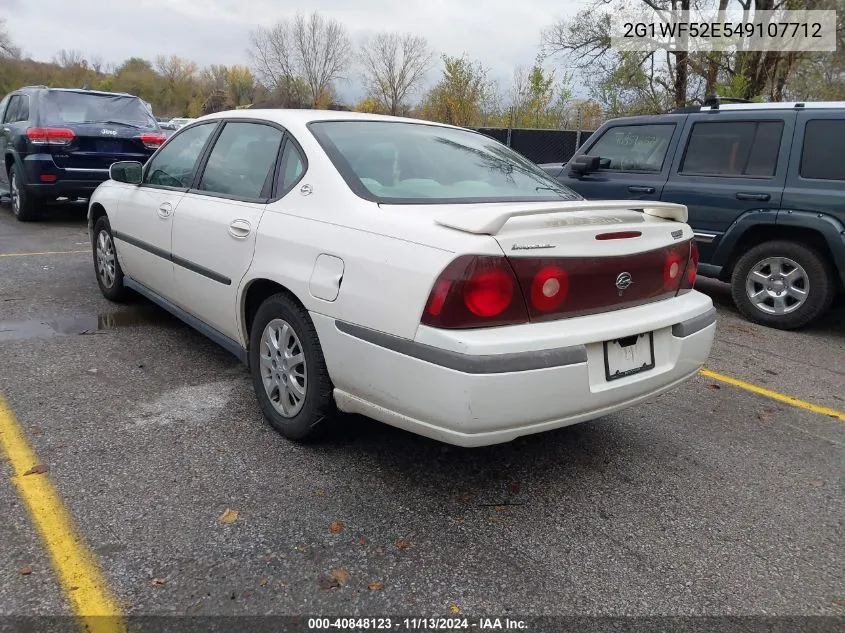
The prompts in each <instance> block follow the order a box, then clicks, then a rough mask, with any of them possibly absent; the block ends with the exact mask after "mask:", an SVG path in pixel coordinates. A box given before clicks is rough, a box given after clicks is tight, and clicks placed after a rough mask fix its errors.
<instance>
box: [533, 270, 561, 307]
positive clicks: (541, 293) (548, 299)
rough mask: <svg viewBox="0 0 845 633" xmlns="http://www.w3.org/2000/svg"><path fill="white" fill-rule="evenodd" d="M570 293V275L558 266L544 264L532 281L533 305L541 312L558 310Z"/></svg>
mask: <svg viewBox="0 0 845 633" xmlns="http://www.w3.org/2000/svg"><path fill="white" fill-rule="evenodd" d="M568 294H569V275H568V274H567V273H566V271H565V270H563V269H562V268H559V267H558V266H554V265H552V266H544V267H543V268H541V269H540V270H539V271H537V274H536V275H535V276H534V280H533V281H532V282H531V307H532V308H534V309H535V310H539V311H540V312H551V311H552V310H557V309H558V308H559V307H560V306H561V304H562V303H563V302H564V301H566V297H567V295H568Z"/></svg>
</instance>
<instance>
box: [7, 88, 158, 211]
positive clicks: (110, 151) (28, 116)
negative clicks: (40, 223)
mask: <svg viewBox="0 0 845 633" xmlns="http://www.w3.org/2000/svg"><path fill="white" fill-rule="evenodd" d="M0 121H2V126H0V156H2V157H3V159H4V161H5V162H4V164H2V165H0V196H3V197H9V198H10V199H11V205H12V212H13V213H14V214H15V216H17V218H18V220H21V221H26V220H32V219H34V218H35V217H36V216H37V214H38V209H39V207H40V206H41V205H42V204H43V203H44V202H47V201H50V200H56V199H57V198H68V199H80V198H88V197H89V196H90V195H91V193H92V192H93V191H94V189H96V188H97V186H98V185H99V184H100V183H101V182H104V181H105V180H108V178H109V166H110V165H111V164H112V163H114V162H116V161H121V160H134V161H140V162H145V161H146V160H147V158H149V157H150V156H151V155H152V153H153V152H154V151H155V150H156V149H158V147H159V146H160V145H161V144H162V143H163V142H164V141H165V139H166V137H165V136H164V134H162V131H161V128H160V127H159V125H158V123H157V122H156V120H155V119H154V118H153V116H152V114H151V113H150V111H149V109H148V108H147V106H146V105H145V104H144V102H143V101H142V100H141V99H139V98H138V97H135V96H132V95H128V94H119V93H111V92H96V91H92V90H70V89H60V88H47V87H45V86H29V87H26V88H21V89H20V90H16V91H14V92H12V93H11V94H9V95H7V96H6V97H5V98H4V99H3V100H2V101H0Z"/></svg>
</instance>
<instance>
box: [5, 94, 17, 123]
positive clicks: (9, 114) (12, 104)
mask: <svg viewBox="0 0 845 633" xmlns="http://www.w3.org/2000/svg"><path fill="white" fill-rule="evenodd" d="M20 103H21V96H20V95H12V98H11V99H10V100H9V107H8V108H7V109H6V114H5V115H4V116H3V123H14V122H15V121H17V120H18V109H19V108H20Z"/></svg>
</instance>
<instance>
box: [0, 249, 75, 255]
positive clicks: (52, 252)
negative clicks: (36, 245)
mask: <svg viewBox="0 0 845 633" xmlns="http://www.w3.org/2000/svg"><path fill="white" fill-rule="evenodd" d="M90 252H91V251H90V250H85V251H43V252H41V253H0V257H32V256H33V255H73V254H74V253H90Z"/></svg>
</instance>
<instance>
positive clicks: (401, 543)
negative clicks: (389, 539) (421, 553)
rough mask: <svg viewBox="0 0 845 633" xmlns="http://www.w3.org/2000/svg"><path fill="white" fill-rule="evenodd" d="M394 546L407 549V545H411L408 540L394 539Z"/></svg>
mask: <svg viewBox="0 0 845 633" xmlns="http://www.w3.org/2000/svg"><path fill="white" fill-rule="evenodd" d="M396 547H397V548H399V549H408V548H409V547H411V544H410V543H409V542H408V541H406V540H405V539H402V540H399V541H396Z"/></svg>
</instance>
